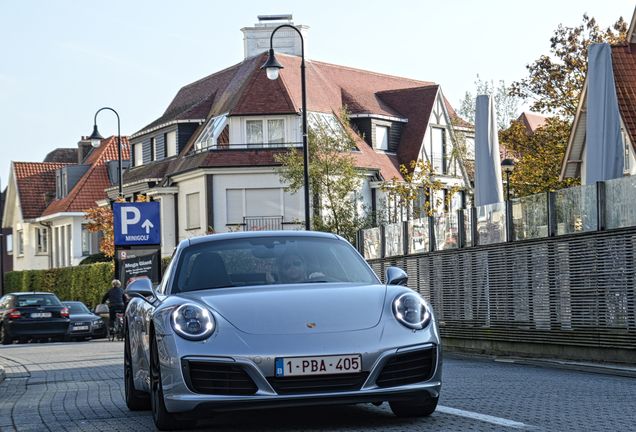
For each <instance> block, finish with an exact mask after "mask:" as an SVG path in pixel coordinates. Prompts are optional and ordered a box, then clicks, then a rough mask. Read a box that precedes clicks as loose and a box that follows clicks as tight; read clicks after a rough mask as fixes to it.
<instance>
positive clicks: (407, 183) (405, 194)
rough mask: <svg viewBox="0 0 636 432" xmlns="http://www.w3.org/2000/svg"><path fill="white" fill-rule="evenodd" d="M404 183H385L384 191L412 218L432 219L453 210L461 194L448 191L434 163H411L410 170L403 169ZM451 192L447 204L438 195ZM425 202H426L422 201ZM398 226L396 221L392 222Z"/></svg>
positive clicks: (457, 189) (394, 181)
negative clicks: (433, 216) (445, 209)
mask: <svg viewBox="0 0 636 432" xmlns="http://www.w3.org/2000/svg"><path fill="white" fill-rule="evenodd" d="M400 173H401V174H402V179H401V180H400V179H397V178H395V177H394V178H392V179H391V180H390V181H388V182H385V183H384V185H383V186H382V190H383V191H384V192H386V193H387V195H388V197H389V200H390V201H392V202H393V203H395V205H396V207H400V208H404V209H408V211H410V213H411V217H413V218H419V217H422V216H432V215H433V214H435V213H436V211H439V210H440V209H441V208H443V207H442V206H444V207H446V208H447V207H449V206H450V202H451V200H452V199H453V195H454V194H455V193H457V192H459V191H460V190H461V188H460V187H458V186H452V187H445V186H444V184H443V183H442V182H441V181H440V180H439V179H438V178H437V173H436V172H435V169H434V168H433V165H432V164H431V163H430V162H425V161H411V163H410V164H409V165H408V166H407V165H404V164H401V165H400ZM443 189H446V190H447V193H446V200H445V202H444V201H443V200H442V198H440V197H439V194H437V193H436V192H437V191H441V190H443ZM422 198H423V199H422ZM390 221H391V222H396V220H391V218H390Z"/></svg>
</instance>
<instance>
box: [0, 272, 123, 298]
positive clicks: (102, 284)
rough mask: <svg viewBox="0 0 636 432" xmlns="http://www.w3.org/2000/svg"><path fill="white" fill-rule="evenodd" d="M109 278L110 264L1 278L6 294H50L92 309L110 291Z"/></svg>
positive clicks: (15, 273)
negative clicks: (84, 304)
mask: <svg viewBox="0 0 636 432" xmlns="http://www.w3.org/2000/svg"><path fill="white" fill-rule="evenodd" d="M112 278H113V264H112V263H96V264H87V265H82V266H77V267H63V268H55V269H50V270H23V271H13V272H8V273H6V274H5V276H4V284H5V285H4V287H5V293H9V292H17V291H47V292H52V293H54V294H55V295H57V296H58V297H59V298H60V300H79V301H82V302H84V303H86V305H88V306H89V307H93V306H95V305H96V304H98V303H99V302H100V300H101V298H102V296H103V295H104V294H105V293H106V291H107V290H108V288H110V283H111V281H112Z"/></svg>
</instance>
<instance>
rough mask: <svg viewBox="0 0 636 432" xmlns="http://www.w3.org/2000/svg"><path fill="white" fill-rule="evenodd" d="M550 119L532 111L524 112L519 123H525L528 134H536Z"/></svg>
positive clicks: (518, 119)
mask: <svg viewBox="0 0 636 432" xmlns="http://www.w3.org/2000/svg"><path fill="white" fill-rule="evenodd" d="M547 119H548V118H547V117H546V116H544V115H541V114H537V113H533V112H530V111H524V112H522V113H521V115H520V116H519V118H517V121H520V122H521V123H523V125H524V126H525V127H526V130H527V131H528V133H534V131H536V130H537V129H539V128H540V127H541V126H543V125H544V124H545V122H546V120H547Z"/></svg>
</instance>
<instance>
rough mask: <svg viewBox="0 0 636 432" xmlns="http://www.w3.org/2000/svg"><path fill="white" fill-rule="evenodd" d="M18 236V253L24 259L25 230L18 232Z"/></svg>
mask: <svg viewBox="0 0 636 432" xmlns="http://www.w3.org/2000/svg"><path fill="white" fill-rule="evenodd" d="M16 236H17V237H18V238H17V243H18V244H17V246H18V247H17V251H16V252H17V253H18V256H20V257H22V256H24V231H23V230H17V231H16Z"/></svg>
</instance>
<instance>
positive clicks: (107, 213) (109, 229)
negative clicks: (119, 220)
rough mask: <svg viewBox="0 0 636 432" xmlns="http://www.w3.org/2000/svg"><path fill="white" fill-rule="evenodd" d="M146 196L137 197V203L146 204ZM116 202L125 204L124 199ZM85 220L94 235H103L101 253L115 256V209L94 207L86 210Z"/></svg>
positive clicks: (100, 244)
mask: <svg viewBox="0 0 636 432" xmlns="http://www.w3.org/2000/svg"><path fill="white" fill-rule="evenodd" d="M146 201H147V198H146V196H145V195H137V198H136V202H146ZM115 202H125V200H124V199H123V198H117V199H116V200H115ZM84 212H85V213H86V216H84V217H85V219H86V220H87V221H88V223H87V224H86V229H88V231H90V232H92V233H102V238H101V240H100V242H99V251H100V252H102V253H103V254H104V255H106V256H107V257H109V258H112V257H113V256H114V255H115V237H114V233H113V209H112V207H111V206H104V207H93V208H90V209H88V210H84Z"/></svg>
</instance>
